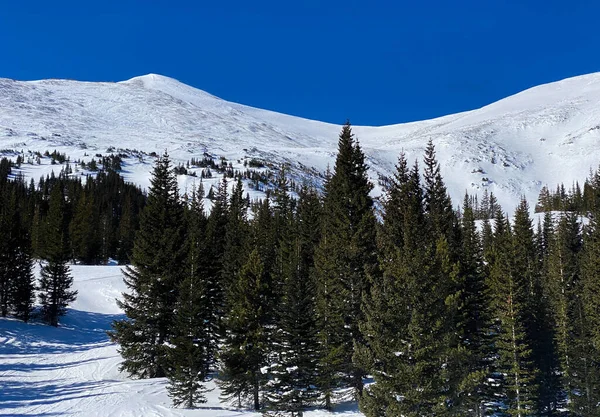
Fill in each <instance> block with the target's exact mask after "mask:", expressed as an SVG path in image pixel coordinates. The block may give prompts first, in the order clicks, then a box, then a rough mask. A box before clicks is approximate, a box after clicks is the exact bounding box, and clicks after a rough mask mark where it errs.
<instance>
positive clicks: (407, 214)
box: [355, 155, 460, 416]
mask: <svg viewBox="0 0 600 417" xmlns="http://www.w3.org/2000/svg"><path fill="white" fill-rule="evenodd" d="M428 227H429V224H428V223H427V219H426V214H425V210H424V198H423V190H422V188H421V185H420V174H419V169H418V165H417V164H415V166H414V168H413V169H412V170H411V171H410V172H409V171H408V168H407V164H406V160H405V157H404V155H401V156H400V160H399V162H398V165H397V172H396V175H395V176H394V180H393V182H392V185H391V187H390V190H389V196H388V198H387V200H386V204H385V214H384V224H383V226H382V234H381V244H380V245H381V256H380V259H381V268H382V270H383V277H382V278H381V279H379V280H376V281H374V283H373V286H372V288H371V291H370V293H369V294H368V295H367V296H366V298H365V300H366V302H365V304H364V306H363V308H364V312H365V318H366V319H365V320H364V322H363V323H362V324H361V330H362V333H363V335H364V337H365V340H366V343H365V346H363V347H362V348H361V349H360V350H359V351H358V352H357V354H356V355H355V360H357V361H358V362H360V363H362V364H363V366H365V367H370V368H371V369H372V371H371V372H372V374H373V378H374V380H375V383H374V384H372V385H370V386H369V387H368V389H366V390H365V391H364V393H363V395H362V396H361V399H360V409H361V411H363V412H364V413H365V414H366V415H367V416H396V415H407V416H418V415H446V414H448V413H451V412H452V410H451V408H452V407H453V404H452V397H453V395H454V391H455V386H456V384H457V381H456V378H455V375H456V373H455V366H456V364H458V363H460V361H458V356H459V354H460V352H459V350H458V349H457V347H458V340H457V339H456V336H457V335H456V333H455V329H454V330H453V331H454V333H453V331H450V328H451V327H452V325H453V324H454V323H455V322H456V318H455V317H454V314H455V312H456V310H457V304H456V303H457V302H458V301H459V299H458V298H457V297H456V294H454V293H453V290H452V288H453V280H454V279H457V272H458V271H457V270H456V268H455V266H454V265H453V262H451V261H450V251H449V247H448V244H447V241H446V239H445V238H444V237H443V236H441V237H440V239H438V240H437V242H436V243H435V244H434V243H433V242H432V241H431V240H430V239H424V238H423V231H424V230H428ZM429 230H431V229H429Z"/></svg>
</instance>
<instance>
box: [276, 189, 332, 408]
mask: <svg viewBox="0 0 600 417" xmlns="http://www.w3.org/2000/svg"><path fill="white" fill-rule="evenodd" d="M299 197H300V200H299V202H298V211H297V215H296V216H295V217H294V219H293V222H289V223H291V224H288V227H287V230H286V231H285V232H284V233H283V234H282V235H281V236H280V247H283V248H285V250H284V251H282V253H284V254H286V256H280V261H278V262H284V263H285V265H283V266H282V270H283V271H284V277H285V281H284V282H283V286H282V294H281V303H280V305H279V306H278V307H277V309H276V311H277V321H276V325H277V329H276V330H275V334H274V335H273V337H272V351H273V352H272V354H271V357H272V358H273V364H271V366H270V371H269V375H270V381H269V382H268V383H267V385H266V387H265V390H266V409H267V411H268V414H269V415H280V414H281V415H292V416H301V415H302V413H303V411H304V410H305V409H306V407H308V406H309V405H312V404H314V403H316V401H317V400H318V398H319V395H320V393H319V391H318V390H317V389H316V387H315V383H316V381H317V365H318V351H319V346H318V339H317V323H316V315H315V297H316V288H315V284H314V281H313V277H312V268H313V264H314V260H313V253H314V246H315V245H316V243H317V242H318V238H319V235H318V224H319V214H320V204H319V200H318V197H317V196H316V193H315V191H314V190H310V189H308V188H306V187H302V189H301V190H300V196H299ZM284 205H285V203H284V202H281V201H280V203H279V205H278V206H279V208H280V209H282V206H284ZM279 214H280V216H283V213H281V212H280V213H279ZM288 214H289V215H291V212H289V213H288ZM280 221H283V219H280ZM315 230H316V231H317V233H316V234H315ZM280 250H281V249H280Z"/></svg>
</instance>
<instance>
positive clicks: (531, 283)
mask: <svg viewBox="0 0 600 417" xmlns="http://www.w3.org/2000/svg"><path fill="white" fill-rule="evenodd" d="M513 231H514V237H513V242H514V252H513V256H514V268H515V269H514V273H513V274H514V277H515V279H516V283H517V285H518V286H519V287H520V288H522V289H523V290H524V292H523V293H522V294H520V295H519V296H520V297H521V298H520V299H518V300H517V303H519V304H520V305H521V306H522V308H523V316H522V317H521V322H522V324H523V326H524V329H525V332H526V335H527V340H528V343H529V346H530V348H531V349H532V356H531V359H532V361H533V363H534V367H535V368H536V369H537V379H536V385H537V388H538V393H537V396H538V403H537V409H538V410H539V411H540V412H543V413H547V414H552V413H553V412H554V411H555V410H556V409H557V403H558V401H559V397H560V393H559V391H560V387H559V380H558V378H557V368H558V366H559V365H558V357H557V354H556V346H555V344H554V341H555V338H554V328H553V325H552V317H551V313H550V305H549V299H548V297H547V295H546V294H545V293H544V286H543V285H542V276H541V271H540V263H539V260H538V259H539V256H540V255H539V254H538V250H537V248H536V240H535V237H534V233H533V225H532V221H531V219H530V217H529V206H528V205H527V203H526V202H525V201H524V200H522V201H521V203H520V204H519V206H518V207H517V210H516V211H515V221H514V229H513Z"/></svg>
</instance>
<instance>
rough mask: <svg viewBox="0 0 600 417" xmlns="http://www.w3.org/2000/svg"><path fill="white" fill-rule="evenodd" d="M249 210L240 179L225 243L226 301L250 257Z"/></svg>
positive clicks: (230, 208) (231, 200)
mask: <svg viewBox="0 0 600 417" xmlns="http://www.w3.org/2000/svg"><path fill="white" fill-rule="evenodd" d="M247 209H248V208H247V207H246V201H245V199H244V187H243V184H242V180H241V179H239V178H238V180H237V181H236V183H235V184H234V187H233V190H232V192H231V196H230V197H229V205H228V210H227V223H226V226H225V241H224V243H223V255H222V256H223V261H222V264H223V266H222V269H221V280H220V281H221V283H222V286H223V291H224V293H225V300H227V294H228V292H229V290H230V289H231V287H232V286H233V285H234V284H235V281H236V277H237V274H238V273H239V271H240V269H241V268H242V265H243V263H244V262H245V260H246V257H247V255H248V254H247V251H246V250H245V249H246V244H247V242H246V239H247V237H248V235H249V233H248V222H247Z"/></svg>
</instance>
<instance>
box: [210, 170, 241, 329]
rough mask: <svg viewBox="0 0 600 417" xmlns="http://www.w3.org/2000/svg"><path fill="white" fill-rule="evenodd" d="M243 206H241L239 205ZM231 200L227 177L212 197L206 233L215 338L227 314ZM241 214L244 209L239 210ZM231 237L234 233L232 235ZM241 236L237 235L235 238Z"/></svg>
mask: <svg viewBox="0 0 600 417" xmlns="http://www.w3.org/2000/svg"><path fill="white" fill-rule="evenodd" d="M240 210H241V207H240ZM228 213H229V203H228V198H227V180H226V179H225V178H223V179H222V180H221V182H220V183H219V187H218V189H217V193H216V195H215V198H214V200H213V204H212V208H211V210H210V215H209V216H208V220H207V223H206V232H205V234H204V243H203V248H204V250H203V253H202V255H201V256H202V258H203V259H204V262H205V268H206V271H205V273H206V275H205V276H206V279H207V284H206V285H207V291H208V293H209V296H208V299H209V302H210V303H211V308H210V310H211V311H212V314H213V317H212V318H211V322H212V323H216V328H215V331H216V333H215V334H214V335H213V338H214V339H215V340H216V339H217V338H218V337H219V333H220V332H221V328H222V323H221V321H222V319H223V317H224V316H225V314H226V296H227V294H226V293H225V285H224V280H225V278H224V275H223V271H224V266H225V264H224V253H225V245H226V240H227V224H228V216H229V214H228ZM239 214H240V215H241V211H240V213H239ZM230 237H231V236H230ZM237 238H238V237H237V236H236V237H235V239H237ZM227 281H228V282H231V281H234V282H235V277H233V278H232V277H227Z"/></svg>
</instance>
